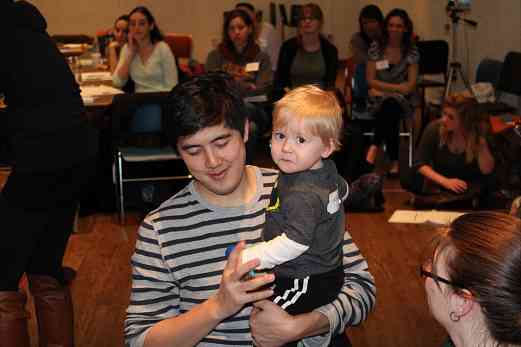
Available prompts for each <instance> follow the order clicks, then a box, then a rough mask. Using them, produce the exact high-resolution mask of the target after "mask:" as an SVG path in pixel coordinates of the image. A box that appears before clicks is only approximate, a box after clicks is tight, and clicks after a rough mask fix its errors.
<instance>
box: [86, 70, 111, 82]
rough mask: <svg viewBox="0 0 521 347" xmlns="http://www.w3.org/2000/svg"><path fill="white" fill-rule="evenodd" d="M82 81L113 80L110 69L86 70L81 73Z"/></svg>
mask: <svg viewBox="0 0 521 347" xmlns="http://www.w3.org/2000/svg"><path fill="white" fill-rule="evenodd" d="M81 80H82V81H112V75H111V74H110V72H108V71H100V72H84V73H82V74H81Z"/></svg>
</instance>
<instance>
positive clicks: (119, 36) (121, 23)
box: [105, 14, 128, 72]
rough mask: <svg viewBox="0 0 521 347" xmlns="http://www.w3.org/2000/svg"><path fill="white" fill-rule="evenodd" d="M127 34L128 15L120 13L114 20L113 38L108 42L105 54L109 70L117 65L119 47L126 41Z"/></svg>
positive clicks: (111, 70)
mask: <svg viewBox="0 0 521 347" xmlns="http://www.w3.org/2000/svg"><path fill="white" fill-rule="evenodd" d="M127 34H128V16H127V15H126V14H125V15H122V16H119V17H118V19H116V21H115V22H114V28H113V29H112V37H113V39H112V40H111V41H110V42H109V44H108V46H107V48H106V53H105V56H107V57H108V62H109V68H110V72H114V70H115V69H116V66H117V65H118V60H119V54H120V53H121V48H122V47H123V45H124V44H125V43H127Z"/></svg>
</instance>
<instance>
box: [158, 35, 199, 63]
mask: <svg viewBox="0 0 521 347" xmlns="http://www.w3.org/2000/svg"><path fill="white" fill-rule="evenodd" d="M164 40H165V42H166V43H167V44H168V46H170V49H171V50H172V53H174V55H175V56H176V57H177V58H185V59H190V58H192V45H193V41H192V36H191V35H184V34H173V33H168V34H166V35H165V38H164Z"/></svg>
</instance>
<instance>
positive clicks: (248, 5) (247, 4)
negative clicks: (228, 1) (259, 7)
mask: <svg viewBox="0 0 521 347" xmlns="http://www.w3.org/2000/svg"><path fill="white" fill-rule="evenodd" d="M238 7H246V8H247V9H249V10H250V11H251V12H253V13H255V6H253V5H252V4H250V3H249V2H239V3H237V5H235V8H238Z"/></svg>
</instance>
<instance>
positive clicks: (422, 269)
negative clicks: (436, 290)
mask: <svg viewBox="0 0 521 347" xmlns="http://www.w3.org/2000/svg"><path fill="white" fill-rule="evenodd" d="M426 266H429V267H432V259H429V260H428V261H427V262H425V263H424V264H422V265H420V277H422V278H426V277H429V278H432V279H433V280H435V281H436V282H442V283H445V284H448V285H449V286H452V287H457V288H463V287H462V286H460V285H459V284H457V283H454V282H453V281H451V280H448V279H446V278H443V277H441V276H438V275H436V274H434V273H432V271H429V270H426V269H425V267H426Z"/></svg>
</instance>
